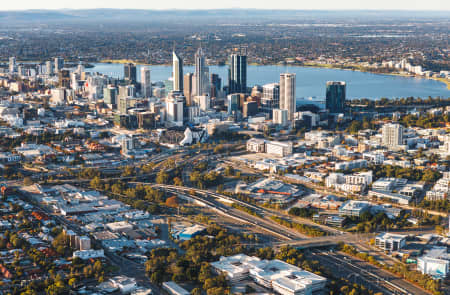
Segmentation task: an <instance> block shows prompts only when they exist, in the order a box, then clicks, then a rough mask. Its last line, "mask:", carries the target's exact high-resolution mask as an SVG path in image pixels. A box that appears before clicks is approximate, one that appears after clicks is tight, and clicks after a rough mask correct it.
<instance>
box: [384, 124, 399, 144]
mask: <svg viewBox="0 0 450 295" xmlns="http://www.w3.org/2000/svg"><path fill="white" fill-rule="evenodd" d="M382 136H383V137H382V143H383V145H384V146H386V147H388V148H392V149H397V148H398V147H399V146H400V145H403V126H402V125H400V124H392V123H389V124H384V125H383V128H382Z"/></svg>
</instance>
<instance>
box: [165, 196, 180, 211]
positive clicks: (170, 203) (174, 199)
mask: <svg viewBox="0 0 450 295" xmlns="http://www.w3.org/2000/svg"><path fill="white" fill-rule="evenodd" d="M166 206H167V207H172V208H176V207H178V201H177V196H172V197H170V198H167V200H166Z"/></svg>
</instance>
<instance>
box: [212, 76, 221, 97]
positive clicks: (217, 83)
mask: <svg viewBox="0 0 450 295" xmlns="http://www.w3.org/2000/svg"><path fill="white" fill-rule="evenodd" d="M221 90H222V79H220V77H219V75H218V74H211V94H210V95H211V97H217V96H218V95H219V92H220V91H221Z"/></svg>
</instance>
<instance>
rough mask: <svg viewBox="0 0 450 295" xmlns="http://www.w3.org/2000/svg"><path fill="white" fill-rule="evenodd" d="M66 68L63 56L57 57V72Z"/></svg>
mask: <svg viewBox="0 0 450 295" xmlns="http://www.w3.org/2000/svg"><path fill="white" fill-rule="evenodd" d="M63 68H64V59H63V58H61V57H55V73H58V72H59V71H61V70H62V69H63Z"/></svg>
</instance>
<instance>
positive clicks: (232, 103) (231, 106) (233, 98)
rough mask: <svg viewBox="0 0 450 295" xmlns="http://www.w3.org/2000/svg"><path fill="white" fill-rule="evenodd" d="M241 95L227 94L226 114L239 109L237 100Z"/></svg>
mask: <svg viewBox="0 0 450 295" xmlns="http://www.w3.org/2000/svg"><path fill="white" fill-rule="evenodd" d="M240 98H241V96H240V94H236V93H235V94H229V95H228V96H227V102H228V115H231V114H232V113H233V112H236V111H238V110H239V100H240Z"/></svg>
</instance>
